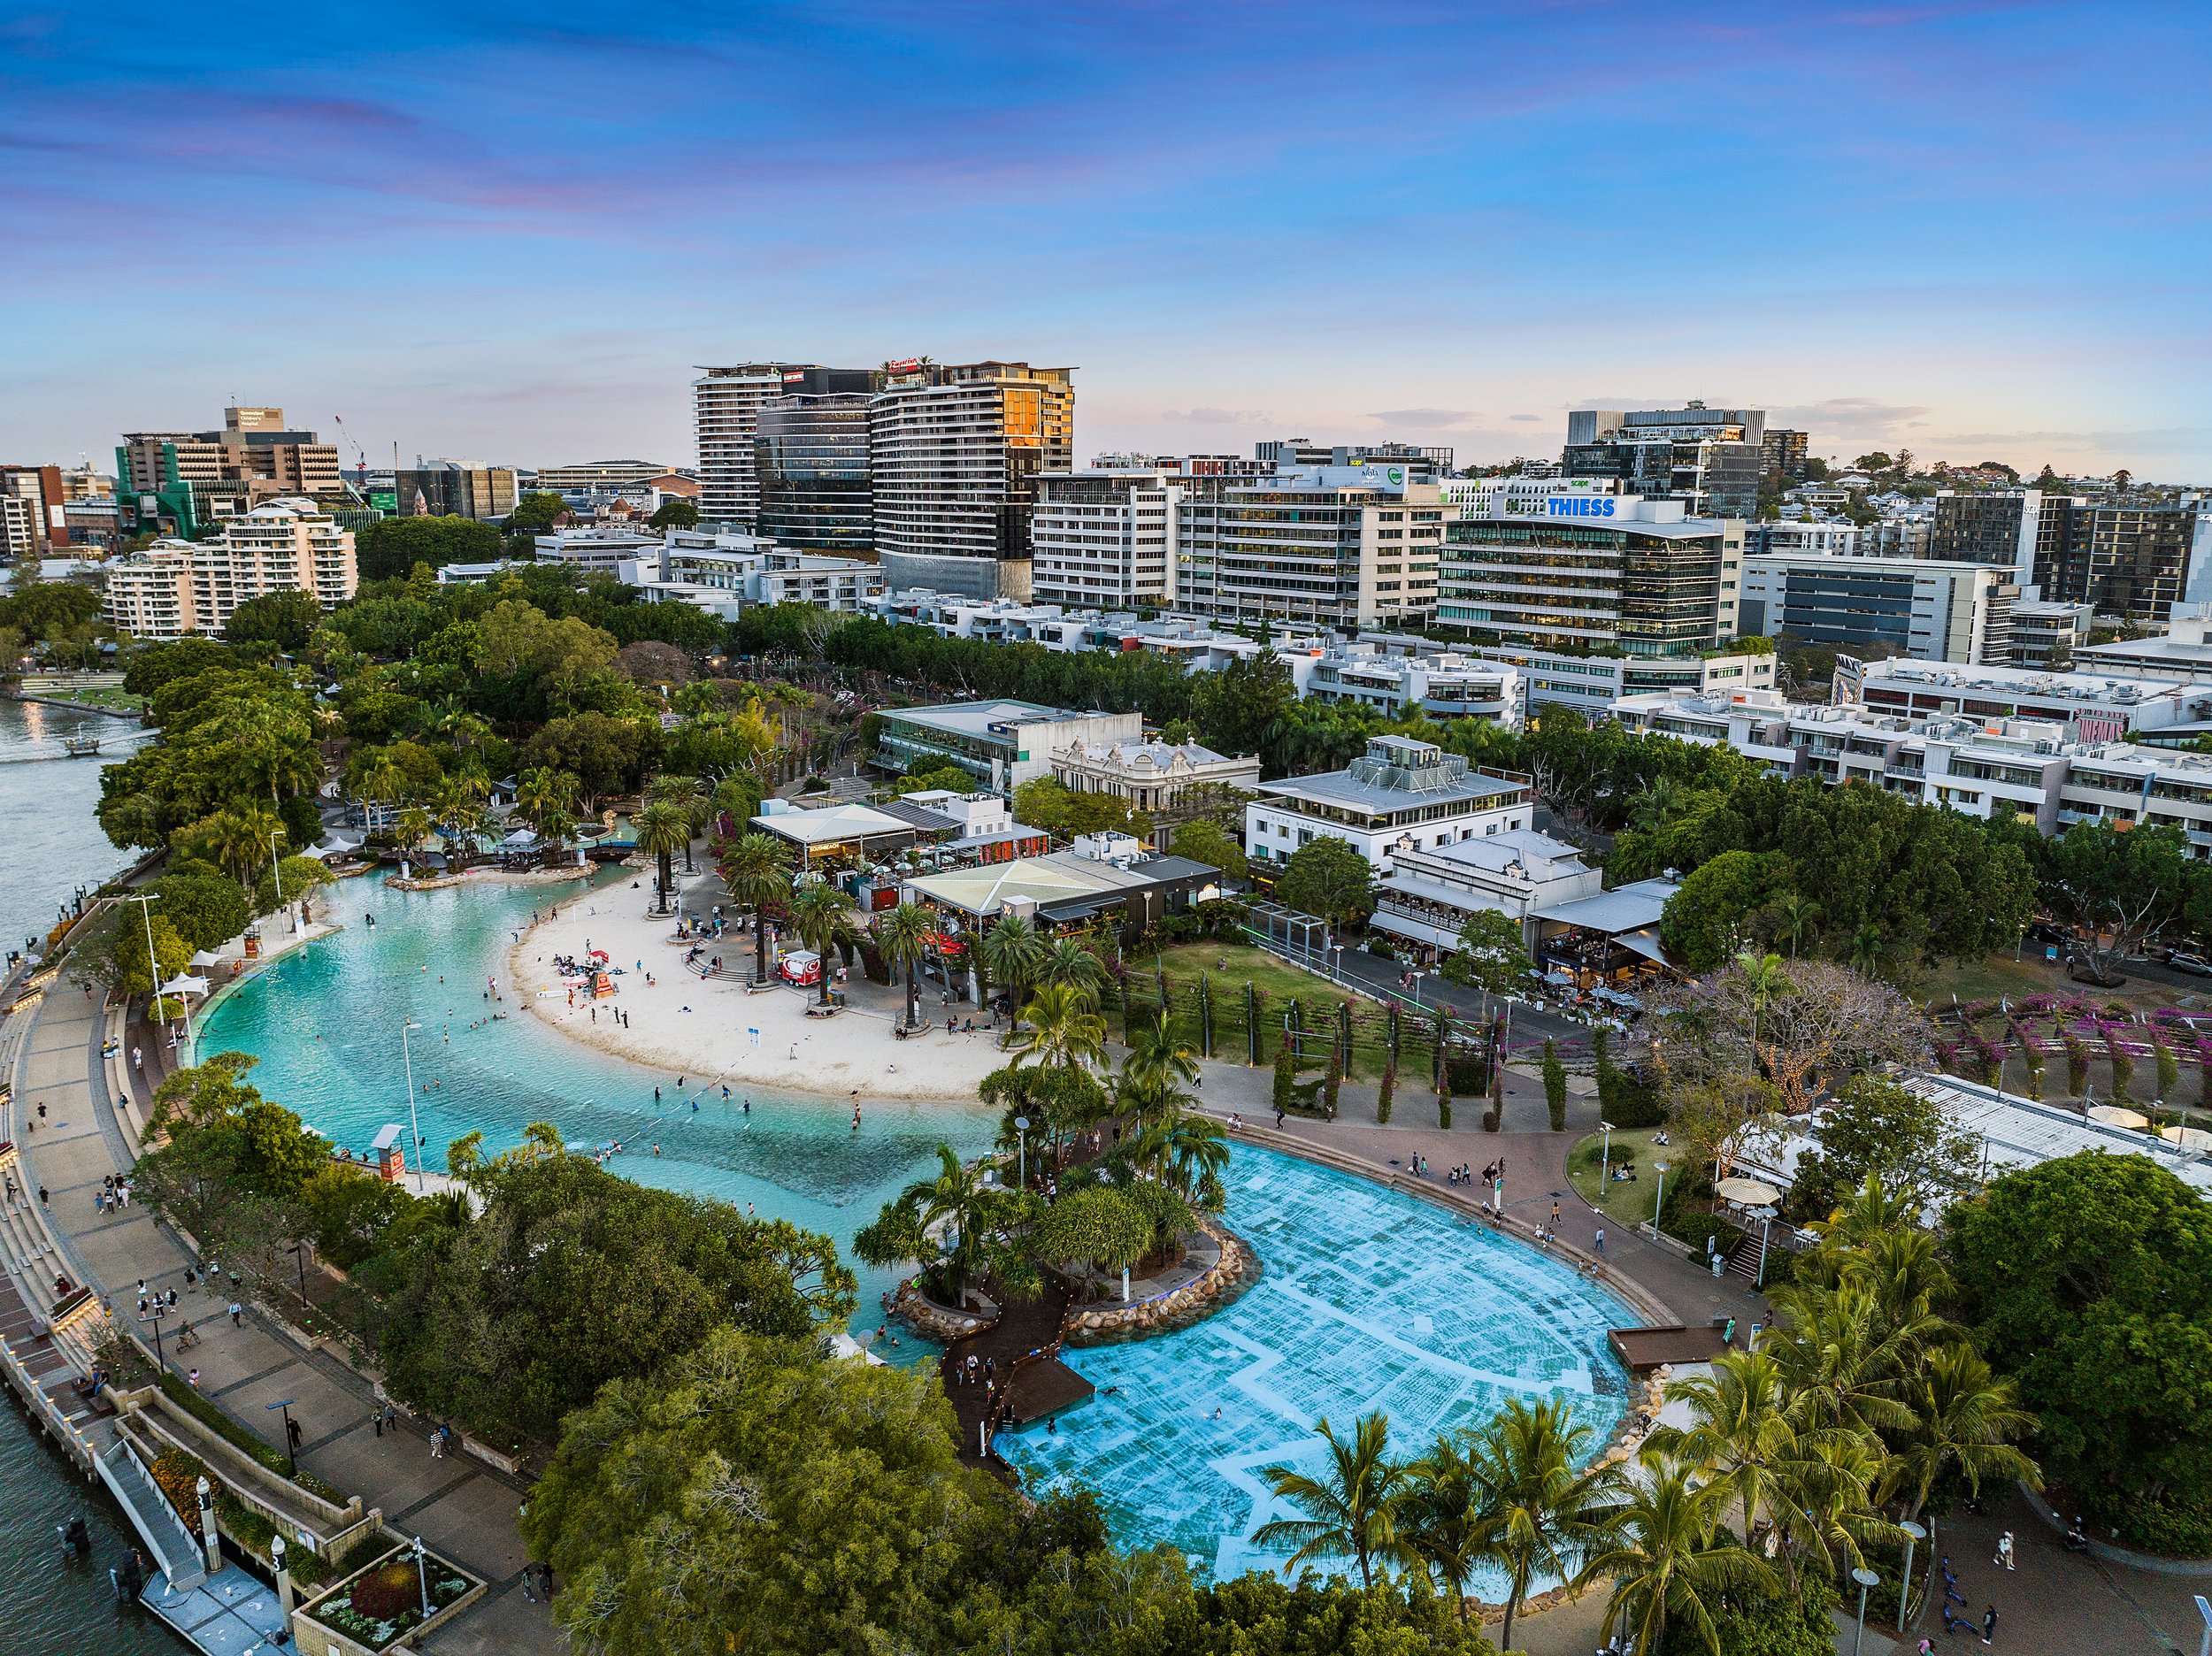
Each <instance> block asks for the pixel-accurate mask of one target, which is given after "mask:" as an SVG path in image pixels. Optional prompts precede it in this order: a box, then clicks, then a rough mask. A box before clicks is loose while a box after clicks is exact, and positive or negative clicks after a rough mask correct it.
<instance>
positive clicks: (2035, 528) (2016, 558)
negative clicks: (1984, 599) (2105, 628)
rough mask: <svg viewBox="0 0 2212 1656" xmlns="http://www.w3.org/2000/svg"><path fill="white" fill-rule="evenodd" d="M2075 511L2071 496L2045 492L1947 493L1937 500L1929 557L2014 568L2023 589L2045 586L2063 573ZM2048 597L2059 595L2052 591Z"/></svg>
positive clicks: (1938, 496) (1929, 543)
mask: <svg viewBox="0 0 2212 1656" xmlns="http://www.w3.org/2000/svg"><path fill="white" fill-rule="evenodd" d="M2073 508H2074V502H2073V501H2072V500H2071V499H2070V498H2069V497H2068V496H2066V495H2046V494H2044V493H2043V492H2042V491H2041V490H2040V489H2014V490H2010V491H2008V493H2006V494H2002V495H1961V494H1957V493H1955V491H1953V490H1950V489H1944V490H1941V491H1939V493H1938V494H1937V495H1936V498H1935V518H1934V521H1933V522H1932V524H1931V525H1929V529H1928V556H1930V557H1932V558H1949V559H1953V560H1955V561H1957V562H1959V563H1987V564H1991V565H1993V566H1994V567H1998V568H2002V569H2008V570H2010V571H2012V572H2013V578H2014V579H2015V580H2016V581H2017V582H2018V583H2019V584H2020V585H2021V586H2039V585H2041V584H2042V583H2043V582H2044V581H2046V580H2047V579H2050V578H2052V577H2054V576H2055V574H2056V572H2057V571H2058V567H2059V563H2060V560H2061V558H2062V555H2063V554H2064V552H2065V549H2066V536H2067V532H2068V530H2069V528H2070V518H2071V517H2072V513H2073ZM2043 595H2044V596H2045V597H2046V598H2056V597H2057V596H2058V594H2056V593H2055V592H2053V591H2051V590H2049V589H2048V588H2046V590H2045V592H2044V594H2043Z"/></svg>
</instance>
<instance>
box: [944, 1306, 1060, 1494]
mask: <svg viewBox="0 0 2212 1656" xmlns="http://www.w3.org/2000/svg"><path fill="white" fill-rule="evenodd" d="M1067 1307H1068V1293H1067V1290H1065V1289H1064V1288H1063V1287H1061V1286H1060V1285H1059V1284H1057V1283H1056V1282H1054V1281H1053V1280H1052V1279H1051V1278H1050V1277H1049V1276H1048V1277H1047V1278H1046V1281H1045V1286H1044V1292H1042V1293H1041V1294H1040V1295H1039V1296H1038V1297H1037V1299H1035V1300H1033V1302H1031V1303H1030V1304H1028V1305H1010V1306H1007V1307H1004V1309H1003V1310H1002V1311H1001V1312H1000V1314H999V1319H998V1321H997V1322H995V1323H993V1324H992V1325H991V1326H990V1327H989V1328H987V1329H985V1330H982V1331H981V1332H979V1333H975V1334H971V1335H969V1336H968V1338H965V1339H964V1340H961V1341H959V1342H958V1343H956V1345H951V1346H949V1347H948V1348H947V1350H946V1352H945V1357H944V1361H943V1362H942V1363H941V1365H940V1367H939V1372H940V1374H941V1376H942V1378H943V1381H944V1386H945V1395H946V1396H947V1397H948V1398H949V1399H952V1407H953V1413H954V1414H956V1415H958V1416H959V1419H960V1455H961V1458H962V1459H963V1460H966V1461H968V1462H969V1463H970V1464H972V1465H979V1466H987V1467H989V1468H991V1469H992V1470H994V1471H998V1472H1005V1473H1007V1474H1008V1475H1009V1476H1010V1468H1008V1467H1007V1466H1006V1463H1005V1462H1004V1461H1003V1460H1000V1459H999V1457H998V1456H997V1455H996V1454H989V1455H987V1454H985V1453H983V1450H982V1443H983V1437H982V1431H981V1429H982V1427H983V1425H984V1422H986V1421H988V1422H989V1423H990V1428H991V1430H999V1429H1000V1428H1002V1427H1004V1426H1026V1425H1028V1424H1030V1423H1031V1422H1034V1421H1041V1420H1042V1419H1044V1418H1045V1417H1046V1416H1047V1415H1048V1414H1058V1413H1059V1412H1060V1411H1061V1410H1062V1409H1065V1408H1071V1407H1074V1406H1075V1405H1076V1404H1078V1403H1080V1402H1081V1401H1083V1399H1086V1398H1087V1397H1089V1396H1090V1395H1091V1383H1090V1382H1089V1381H1087V1380H1086V1379H1084V1378H1083V1376H1081V1375H1079V1374H1078V1373H1076V1372H1075V1370H1074V1369H1072V1368H1069V1367H1068V1366H1067V1364H1065V1363H1064V1362H1062V1361H1060V1357H1059V1345H1060V1328H1061V1322H1062V1319H1063V1318H1064V1316H1065V1315H1067ZM971 1355H972V1356H973V1357H974V1358H975V1359H976V1360H977V1363H978V1365H979V1368H980V1364H981V1363H982V1361H983V1360H984V1359H986V1358H988V1359H989V1360H990V1361H992V1363H993V1364H994V1365H995V1368H996V1370H997V1373H996V1376H995V1383H994V1384H991V1385H988V1386H986V1385H983V1384H975V1385H964V1384H955V1382H954V1379H953V1368H954V1366H955V1365H956V1364H959V1365H965V1363H966V1362H967V1360H968V1358H969V1357H970V1356H971Z"/></svg>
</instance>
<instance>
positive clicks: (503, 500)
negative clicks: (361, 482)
mask: <svg viewBox="0 0 2212 1656" xmlns="http://www.w3.org/2000/svg"><path fill="white" fill-rule="evenodd" d="M394 492H395V493H396V496H397V498H398V502H399V505H398V512H399V515H400V516H401V517H408V516H413V517H473V518H475V519H476V520H477V521H478V522H480V523H492V522H495V521H496V520H498V519H499V518H502V517H508V516H510V515H511V514H512V513H513V511H514V510H515V502H516V501H517V500H518V499H519V498H520V493H521V485H520V480H519V478H518V474H517V473H516V471H515V469H514V467H512V466H495V465H486V464H483V463H482V462H481V461H477V460H425V459H424V458H423V457H422V456H420V455H418V456H415V464H413V465H412V466H411V467H406V468H403V469H402V470H401V471H399V472H396V473H395V474H394Z"/></svg>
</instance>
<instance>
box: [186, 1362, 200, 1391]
mask: <svg viewBox="0 0 2212 1656" xmlns="http://www.w3.org/2000/svg"><path fill="white" fill-rule="evenodd" d="M184 1382H185V1384H187V1385H188V1386H190V1387H191V1388H192V1389H193V1390H194V1391H198V1390H199V1389H200V1371H199V1370H198V1369H197V1368H195V1369H194V1370H193V1371H192V1372H191V1373H190V1374H188V1375H187V1376H185V1377H184Z"/></svg>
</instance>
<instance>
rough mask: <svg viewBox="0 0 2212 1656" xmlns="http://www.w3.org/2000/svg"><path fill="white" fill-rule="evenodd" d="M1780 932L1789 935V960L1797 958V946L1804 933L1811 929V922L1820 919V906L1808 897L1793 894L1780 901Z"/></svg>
mask: <svg viewBox="0 0 2212 1656" xmlns="http://www.w3.org/2000/svg"><path fill="white" fill-rule="evenodd" d="M1780 907H1781V910H1782V930H1783V931H1786V932H1787V933H1789V939H1790V958H1791V959H1792V960H1795V959H1796V958H1797V946H1798V944H1799V942H1800V941H1801V939H1803V938H1804V936H1805V933H1807V932H1808V931H1811V930H1812V929H1813V922H1814V921H1816V920H1817V919H1819V918H1820V905H1819V904H1818V903H1817V902H1815V901H1813V900H1812V899H1811V898H1809V897H1801V896H1799V895H1798V894H1797V893H1795V892H1792V893H1790V894H1789V895H1788V896H1786V897H1785V898H1783V899H1782V901H1781V904H1780Z"/></svg>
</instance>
